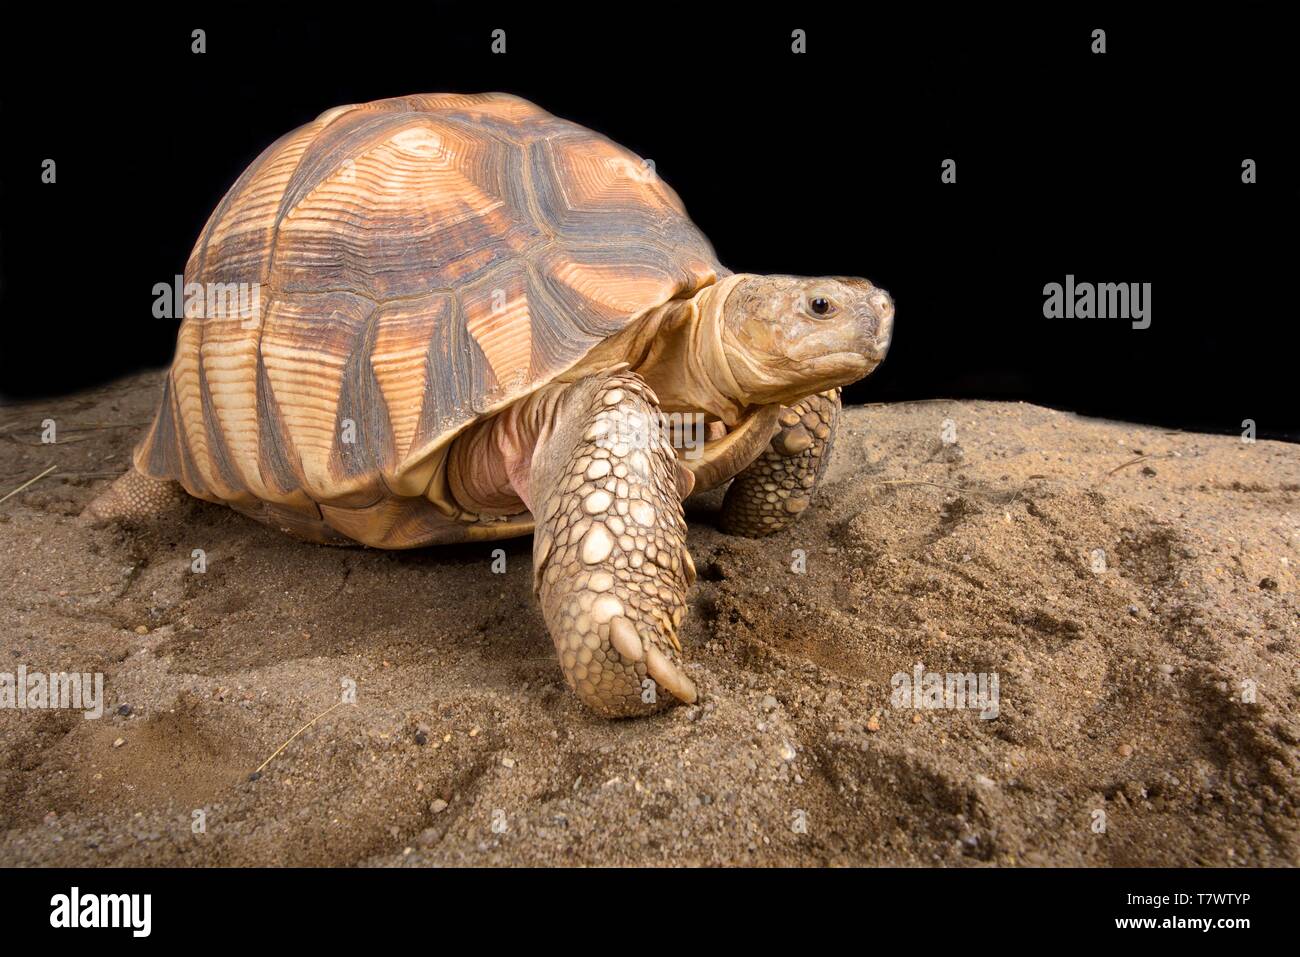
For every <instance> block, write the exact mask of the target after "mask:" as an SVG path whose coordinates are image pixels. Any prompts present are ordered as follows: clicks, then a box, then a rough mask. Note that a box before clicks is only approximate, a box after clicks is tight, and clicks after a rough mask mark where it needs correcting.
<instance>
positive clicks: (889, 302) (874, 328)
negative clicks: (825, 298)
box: [858, 289, 894, 367]
mask: <svg viewBox="0 0 1300 957" xmlns="http://www.w3.org/2000/svg"><path fill="white" fill-rule="evenodd" d="M858 320H859V322H860V323H861V326H862V333H863V336H862V341H863V349H862V354H863V356H865V357H866V358H867V359H869V360H870V361H871V363H872V366H873V367H874V366H876V365H879V364H880V363H881V362H883V361H884V359H885V354H886V353H887V352H889V343H890V341H891V340H892V339H893V335H894V300H893V299H891V298H890V296H889V293H887V292H885V290H883V289H873V290H872V292H871V295H869V296H868V297H867V299H866V302H865V304H864V308H863V309H862V311H861V312H860V313H859V316H858Z"/></svg>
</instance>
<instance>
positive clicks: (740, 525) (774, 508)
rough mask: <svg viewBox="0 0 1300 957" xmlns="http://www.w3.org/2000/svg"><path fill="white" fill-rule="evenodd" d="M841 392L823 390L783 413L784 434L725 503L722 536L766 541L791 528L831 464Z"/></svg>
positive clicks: (729, 491) (779, 434) (743, 476)
mask: <svg viewBox="0 0 1300 957" xmlns="http://www.w3.org/2000/svg"><path fill="white" fill-rule="evenodd" d="M839 416H840V390H839V389H832V390H830V391H829V392H819V393H817V394H816V395H810V396H808V398H806V399H804V400H803V401H801V402H798V403H796V404H795V405H792V406H791V407H790V408H788V409H786V410H784V411H783V412H782V413H781V416H780V418H779V419H778V422H779V423H780V431H778V432H777V433H776V435H775V436H773V438H772V441H771V442H770V443H769V445H768V447H767V449H765V450H764V451H763V454H761V455H760V456H759V457H758V458H756V459H755V460H754V461H753V463H751V464H750V465H749V467H748V468H746V469H745V470H744V471H743V472H741V473H740V474H739V475H737V476H736V478H735V481H733V482H732V483H731V487H730V488H729V489H727V495H726V497H725V498H724V499H723V500H722V514H721V517H720V519H719V525H720V526H721V528H722V530H723V531H724V532H729V533H730V534H732V535H743V536H745V537H746V538H762V537H763V536H765V535H772V534H774V533H776V532H779V531H782V530H783V529H786V528H789V527H790V526H791V525H793V524H794V522H795V520H796V519H798V518H799V516H800V515H802V514H803V512H804V509H806V508H807V507H808V503H809V502H811V501H812V496H813V492H814V491H816V489H817V482H818V481H819V480H820V479H821V477H822V473H823V472H825V470H826V463H827V462H828V461H830V454H831V445H832V444H833V443H834V442H835V428H836V425H837V424H838V422H839Z"/></svg>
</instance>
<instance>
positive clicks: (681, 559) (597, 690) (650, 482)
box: [530, 372, 696, 717]
mask: <svg viewBox="0 0 1300 957" xmlns="http://www.w3.org/2000/svg"><path fill="white" fill-rule="evenodd" d="M689 480H690V473H689V472H686V471H685V470H684V469H681V468H680V467H679V466H678V463H677V455H676V453H675V452H674V451H673V449H672V446H671V445H670V444H669V443H668V441H667V439H665V438H664V436H663V434H662V432H661V429H660V426H659V409H658V406H657V400H656V399H655V396H654V392H653V391H651V389H650V387H649V386H647V385H646V384H645V382H644V381H643V380H642V379H641V378H640V377H639V376H637V375H634V374H633V373H630V372H623V373H617V374H601V375H596V376H592V377H590V378H587V379H582V380H580V381H578V382H576V383H574V384H573V385H571V386H569V387H568V388H567V389H566V390H565V392H564V394H563V398H562V400H561V404H560V405H559V407H558V408H556V409H555V411H554V412H553V413H552V415H551V416H550V419H549V422H548V424H547V427H546V430H545V431H544V433H543V435H542V436H541V438H540V439H539V441H538V445H537V449H536V451H535V453H534V455H533V459H532V465H531V476H530V486H531V495H532V498H533V514H534V515H535V516H536V518H537V528H536V531H535V532H534V533H533V567H534V584H535V588H536V592H537V597H538V599H539V600H540V602H541V606H542V616H543V617H544V618H545V619H546V624H547V627H548V628H549V629H550V632H551V638H552V639H553V640H554V642H555V650H556V652H557V653H558V654H559V657H560V667H561V668H562V669H563V671H564V676H565V679H566V680H567V681H568V683H569V685H570V687H572V688H573V689H574V690H575V691H576V692H577V693H578V696H579V697H580V698H581V699H582V700H583V701H584V702H585V703H586V704H587V705H588V706H589V707H590V708H592V709H593V710H594V711H596V712H598V713H600V714H603V715H606V716H609V717H622V716H627V715H636V714H646V713H649V712H652V711H655V710H658V709H659V708H661V707H662V706H663V705H664V704H666V703H667V701H666V700H665V699H666V698H668V695H661V694H660V693H659V690H660V689H662V690H664V691H667V692H670V693H671V696H672V697H673V698H676V699H679V700H681V701H685V702H688V703H689V702H693V701H694V700H695V697H696V691H695V685H694V683H693V682H692V681H691V679H690V678H689V677H687V675H686V672H685V671H684V670H683V667H682V662H681V645H680V644H679V643H678V640H677V628H678V627H679V626H680V625H681V623H682V618H683V616H684V615H685V613H686V590H687V589H688V588H689V587H690V585H691V583H692V582H693V581H694V580H695V567H694V565H693V564H692V562H691V556H690V553H688V552H687V550H686V522H685V520H684V519H683V517H682V505H681V499H682V495H683V494H685V493H686V492H688V491H689V485H690V481H689Z"/></svg>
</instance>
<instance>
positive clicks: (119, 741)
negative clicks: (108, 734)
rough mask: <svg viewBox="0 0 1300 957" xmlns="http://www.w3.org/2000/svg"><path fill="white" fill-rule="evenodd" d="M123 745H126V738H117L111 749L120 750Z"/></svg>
mask: <svg viewBox="0 0 1300 957" xmlns="http://www.w3.org/2000/svg"><path fill="white" fill-rule="evenodd" d="M124 744H126V738H118V739H117V740H116V741H114V742H113V747H115V748H120V747H121V746H122V745H124Z"/></svg>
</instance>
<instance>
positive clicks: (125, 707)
mask: <svg viewBox="0 0 1300 957" xmlns="http://www.w3.org/2000/svg"><path fill="white" fill-rule="evenodd" d="M117 713H118V714H120V715H121V716H122V717H124V718H129V717H130V716H131V706H130V705H129V704H120V705H118V706H117Z"/></svg>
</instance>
